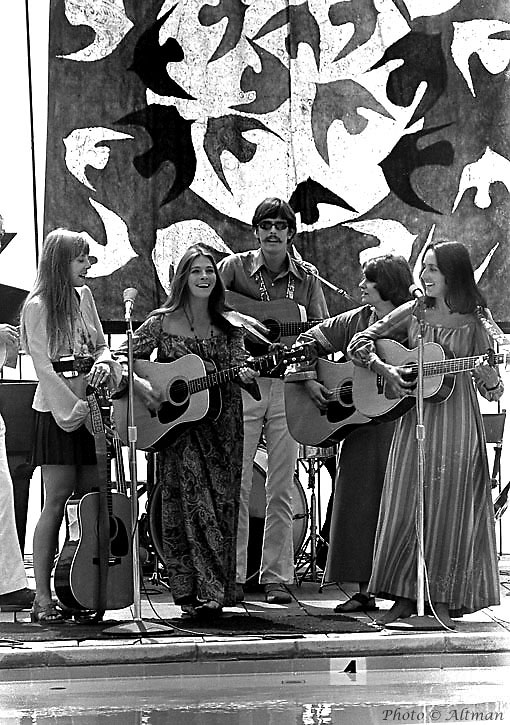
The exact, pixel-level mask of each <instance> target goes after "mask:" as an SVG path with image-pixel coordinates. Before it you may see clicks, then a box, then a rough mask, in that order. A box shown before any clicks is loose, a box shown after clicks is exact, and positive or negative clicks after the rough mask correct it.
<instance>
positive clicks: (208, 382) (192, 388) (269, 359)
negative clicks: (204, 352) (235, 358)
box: [188, 343, 312, 394]
mask: <svg viewBox="0 0 510 725" xmlns="http://www.w3.org/2000/svg"><path fill="white" fill-rule="evenodd" d="M311 353H312V346H311V345H310V343H308V344H304V345H300V346H299V347H296V348H293V349H292V350H288V349H287V350H285V351H282V350H275V351H274V352H272V353H268V354H267V355H261V356H260V357H256V358H250V359H249V360H247V361H246V362H245V363H243V364H242V365H236V366H235V367H232V368H225V369H224V370H214V371H211V372H210V373H207V374H206V375H204V376H202V377H200V378H194V379H192V380H189V381H188V387H189V392H190V393H191V394H193V393H198V392H200V391H201V390H208V389H209V388H212V387H215V386H217V385H223V384H224V383H228V382H229V381H231V380H234V378H235V377H236V376H237V375H238V374H239V371H240V370H241V369H242V368H243V367H250V368H252V369H253V370H256V371H257V372H259V373H261V374H262V375H264V374H267V373H268V372H270V371H272V370H274V369H275V368H276V367H277V366H278V365H280V363H284V364H285V365H289V364H291V363H293V362H298V361H299V362H302V361H303V360H307V359H309V358H310V355H311Z"/></svg>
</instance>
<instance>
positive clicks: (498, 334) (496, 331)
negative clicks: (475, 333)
mask: <svg viewBox="0 0 510 725" xmlns="http://www.w3.org/2000/svg"><path fill="white" fill-rule="evenodd" d="M476 316H477V317H478V319H479V320H480V322H481V324H482V326H483V328H484V329H485V330H486V332H487V333H488V335H489V337H492V339H493V340H494V341H495V342H497V343H498V345H499V346H500V347H509V346H510V340H509V339H508V337H507V336H506V335H505V333H504V332H503V330H502V329H501V327H500V326H499V325H498V324H497V322H494V320H491V319H489V318H488V317H487V315H486V314H485V313H484V311H483V308H482V307H480V306H478V307H477V308H476Z"/></svg>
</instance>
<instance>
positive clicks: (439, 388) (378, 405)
mask: <svg viewBox="0 0 510 725" xmlns="http://www.w3.org/2000/svg"><path fill="white" fill-rule="evenodd" d="M376 349H377V354H378V355H379V357H380V358H381V359H382V360H384V361H385V362H386V363H388V364H390V365H395V366H397V367H406V368H407V369H408V374H407V375H408V378H409V380H415V379H416V377H417V374H418V348H414V349H413V350H408V349H407V348H406V347H404V346H403V345H401V344H400V343H399V342H396V341H395V340H377V341H376ZM509 358H510V355H504V354H503V353H501V354H497V353H495V352H494V351H492V350H490V351H488V352H487V353H486V354H485V355H477V356H471V357H460V358H459V357H449V356H447V353H446V352H445V350H444V349H443V348H442V347H441V345H439V344H438V343H436V342H426V343H425V344H424V349H423V397H424V398H425V399H427V400H428V401H429V402H431V403H442V402H443V401H444V400H447V399H448V398H449V397H450V395H451V394H452V391H453V388H454V385H455V375H456V374H457V373H462V372H467V371H469V370H474V368H475V367H476V366H477V365H478V364H479V363H482V362H487V363H489V364H490V365H498V364H499V363H506V362H507V361H508V359H509ZM353 401H354V406H355V408H356V410H357V411H358V413H361V414H362V415H366V416H367V417H369V418H376V419H378V420H381V421H383V420H395V419H396V418H399V417H400V416H402V415H404V413H406V412H407V411H408V410H410V409H411V408H412V407H413V406H414V405H415V403H416V389H410V391H409V394H408V395H406V396H405V397H404V398H395V397H394V396H393V394H392V393H391V391H390V390H389V388H388V386H387V384H386V380H385V378H384V377H383V376H382V375H379V374H377V373H374V372H372V371H371V370H369V369H368V368H362V367H359V366H357V365H356V366H354V380H353Z"/></svg>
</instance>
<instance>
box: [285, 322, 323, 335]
mask: <svg viewBox="0 0 510 725" xmlns="http://www.w3.org/2000/svg"><path fill="white" fill-rule="evenodd" d="M319 322H322V320H306V322H297V321H296V322H279V323H278V326H279V329H280V335H281V336H282V337H293V336H295V335H299V334H300V333H301V332H306V331H307V330H310V329H311V328H312V327H315V325H318V324H319Z"/></svg>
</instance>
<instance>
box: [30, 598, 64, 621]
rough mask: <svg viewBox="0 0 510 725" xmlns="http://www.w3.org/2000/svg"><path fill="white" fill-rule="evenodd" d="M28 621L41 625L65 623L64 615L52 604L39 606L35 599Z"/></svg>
mask: <svg viewBox="0 0 510 725" xmlns="http://www.w3.org/2000/svg"><path fill="white" fill-rule="evenodd" d="M30 619H31V620H32V622H39V623H41V624H61V623H62V622H65V619H64V615H63V614H62V612H61V611H60V609H58V607H56V606H55V604H54V603H53V602H48V603H47V604H39V603H38V602H36V601H35V599H34V603H33V604H32V611H31V612H30Z"/></svg>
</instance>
